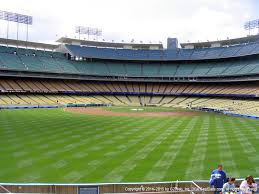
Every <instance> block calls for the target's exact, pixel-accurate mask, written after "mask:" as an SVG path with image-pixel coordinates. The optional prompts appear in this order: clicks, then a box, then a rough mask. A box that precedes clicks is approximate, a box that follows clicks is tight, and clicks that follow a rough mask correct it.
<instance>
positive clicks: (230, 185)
mask: <svg viewBox="0 0 259 194" xmlns="http://www.w3.org/2000/svg"><path fill="white" fill-rule="evenodd" d="M235 181H236V179H235V178H233V177H232V178H228V182H226V183H225V184H224V185H223V188H222V194H228V193H236V186H235Z"/></svg>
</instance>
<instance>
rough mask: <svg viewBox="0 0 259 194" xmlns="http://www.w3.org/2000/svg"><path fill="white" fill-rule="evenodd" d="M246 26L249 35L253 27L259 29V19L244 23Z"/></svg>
mask: <svg viewBox="0 0 259 194" xmlns="http://www.w3.org/2000/svg"><path fill="white" fill-rule="evenodd" d="M244 28H245V30H248V31H249V35H250V31H251V30H252V29H255V28H258V30H259V19H257V20H251V21H248V22H246V23H245V25H244Z"/></svg>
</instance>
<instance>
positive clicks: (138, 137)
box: [0, 107, 259, 183]
mask: <svg viewBox="0 0 259 194" xmlns="http://www.w3.org/2000/svg"><path fill="white" fill-rule="evenodd" d="M126 108H130V107H125V109H126ZM153 109H154V110H157V111H162V109H161V110H158V109H155V108H153ZM149 111H150V110H149ZM184 111H188V110H184ZM258 134H259V123H258V120H252V119H244V118H237V117H229V116H224V115H218V114H207V113H202V114H201V115H200V116H195V117H190V116H182V117H160V118H155V117H151V118H150V117H107V116H106V117H102V116H93V115H92V116H90V115H83V114H76V113H68V112H64V111H63V110H62V109H34V110H11V111H10V110H8V111H6V110H4V111H1V112H0V152H1V158H0V165H1V167H2V168H1V172H0V182H67V183H71V182H78V183H80V182H114V181H116V180H117V181H148V180H152V181H167V180H177V179H178V180H183V179H185V180H190V179H208V178H209V175H210V172H211V170H212V169H214V168H215V166H216V165H217V164H218V163H222V164H223V165H224V166H225V168H226V169H225V170H226V171H227V173H228V174H229V175H230V176H231V175H238V176H240V177H244V176H246V175H248V174H252V175H254V176H258V175H259V166H258V162H257V160H258V146H259V143H258V137H259V136H258ZM249 147H251V148H252V149H250V150H249ZM197 153H199V154H200V155H199V157H198V159H197V157H196V155H197ZM198 160H200V165H199V163H198ZM125 164H126V165H125ZM127 164H128V165H127ZM231 164H235V165H234V167H233V166H231ZM127 166H128V167H129V168H127ZM117 169H118V172H117V173H119V178H117V177H116V173H115V176H109V175H113V174H112V172H116V171H117Z"/></svg>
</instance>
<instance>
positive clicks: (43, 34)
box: [0, 0, 259, 43]
mask: <svg viewBox="0 0 259 194" xmlns="http://www.w3.org/2000/svg"><path fill="white" fill-rule="evenodd" d="M0 5H1V7H0V10H3V11H11V12H16V13H21V14H26V15H31V16H33V25H32V26H29V40H30V41H37V42H51V43H53V42H54V41H55V40H57V39H58V38H60V37H62V36H67V37H72V38H74V37H77V38H78V35H77V34H76V33H75V26H77V25H80V26H88V27H93V28H101V29H102V31H103V33H102V37H100V38H99V40H103V39H104V40H105V41H112V40H114V41H115V42H121V41H122V40H123V41H125V42H130V41H131V40H132V39H134V41H135V42H140V41H143V42H144V43H150V42H152V43H158V42H160V41H161V42H163V43H166V39H167V38H168V37H172V38H178V40H179V42H182V43H183V42H188V41H190V42H198V41H207V40H209V41H212V40H217V39H219V40H222V39H227V37H228V38H236V37H242V36H246V35H247V34H248V32H247V31H245V30H244V27H243V26H244V23H245V22H246V21H249V20H254V19H258V18H259V12H258V8H259V1H258V0H72V1H71V0H62V1H58V0H8V1H7V0H0ZM6 29H7V23H6V22H5V21H0V37H6V34H7V30H6ZM26 29H27V28H26V25H19V39H22V40H24V39H26ZM16 30H17V25H16V24H15V23H10V25H9V38H13V39H16ZM252 33H254V34H255V33H257V30H254V31H253V32H252ZM81 38H87V36H86V37H81ZM94 38H95V37H94V36H90V39H94Z"/></svg>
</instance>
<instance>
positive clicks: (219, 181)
mask: <svg viewBox="0 0 259 194" xmlns="http://www.w3.org/2000/svg"><path fill="white" fill-rule="evenodd" d="M226 182H227V177H226V173H225V172H224V171H223V166H222V164H219V165H218V168H217V169H215V170H213V171H212V173H211V177H210V181H209V183H210V186H212V187H214V188H215V189H216V190H215V192H214V194H219V193H221V190H222V187H223V185H224V184H225V183H226Z"/></svg>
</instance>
